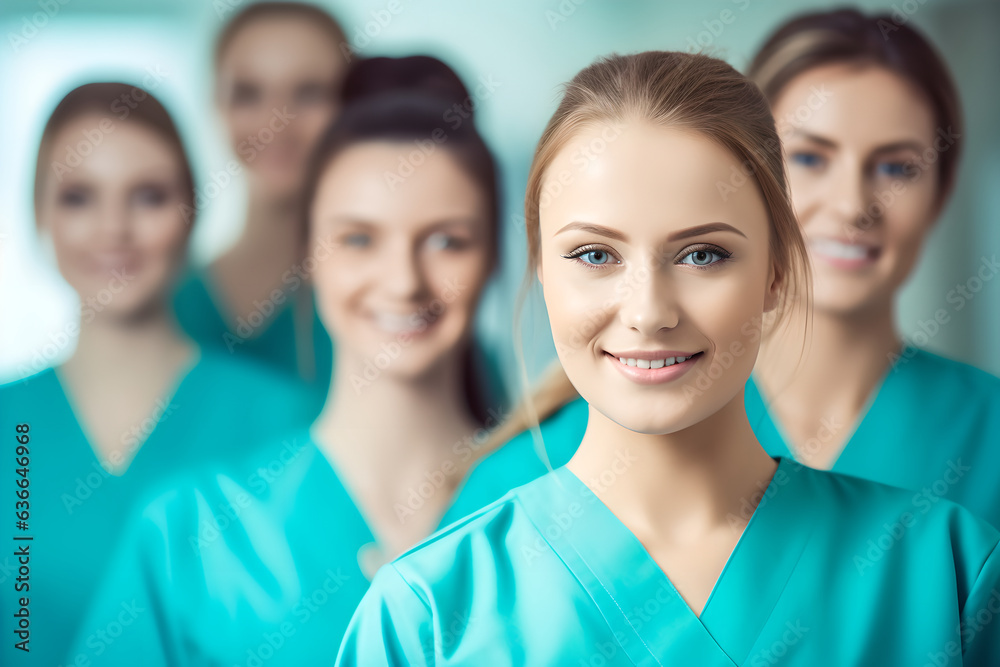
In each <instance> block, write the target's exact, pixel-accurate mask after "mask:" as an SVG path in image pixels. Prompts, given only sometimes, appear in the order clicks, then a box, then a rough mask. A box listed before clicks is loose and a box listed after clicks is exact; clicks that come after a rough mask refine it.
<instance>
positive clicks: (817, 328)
mask: <svg viewBox="0 0 1000 667" xmlns="http://www.w3.org/2000/svg"><path fill="white" fill-rule="evenodd" d="M789 315H790V317H789V318H788V322H787V324H785V325H783V326H782V327H780V328H779V329H778V330H777V331H775V332H774V335H773V336H772V337H771V338H770V339H768V340H767V341H766V343H765V344H763V345H762V348H761V355H760V357H759V359H758V362H757V368H756V373H757V377H758V378H759V380H760V381H761V383H762V384H763V386H764V389H765V391H766V392H767V393H768V394H769V395H770V396H777V395H778V394H781V395H782V396H785V397H786V399H788V400H792V402H796V401H802V402H807V403H808V404H811V405H816V404H818V403H820V402H822V401H824V400H825V401H826V402H827V403H830V402H831V401H832V402H834V403H838V404H841V405H844V406H845V407H847V408H848V409H853V410H860V409H861V408H862V407H863V406H864V404H865V402H866V401H867V399H868V397H869V395H870V394H871V392H872V390H873V389H874V387H875V386H876V384H877V383H878V382H879V381H880V379H881V378H882V377H883V375H884V374H885V371H886V369H887V368H888V367H889V366H890V364H891V362H892V360H893V358H894V356H893V355H895V354H898V353H899V351H900V347H901V341H900V338H899V336H898V334H897V333H896V329H895V325H894V323H893V308H892V304H891V303H889V304H883V305H880V306H879V307H877V308H871V309H869V310H867V311H865V312H857V313H849V314H844V313H833V312H829V311H823V310H818V309H814V310H813V315H812V320H811V322H809V320H808V315H807V313H806V312H805V311H804V309H801V308H799V309H795V310H793V311H792V312H791V313H789ZM807 322H809V330H808V333H807V330H806V325H807ZM799 350H802V354H801V356H800V355H799ZM792 387H794V391H790V388H792ZM794 397H798V398H794Z"/></svg>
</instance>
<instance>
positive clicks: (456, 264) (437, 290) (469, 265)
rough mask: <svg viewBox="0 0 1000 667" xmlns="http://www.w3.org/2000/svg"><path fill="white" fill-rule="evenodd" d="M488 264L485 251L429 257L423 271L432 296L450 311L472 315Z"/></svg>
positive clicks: (483, 283)
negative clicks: (445, 256) (448, 256)
mask: <svg viewBox="0 0 1000 667" xmlns="http://www.w3.org/2000/svg"><path fill="white" fill-rule="evenodd" d="M488 264H489V258H488V257H487V256H486V253H485V252H475V253H466V254H463V255H462V256H459V257H453V258H439V259H437V260H430V261H429V262H428V265H427V267H426V269H425V271H426V276H427V281H428V284H429V286H430V291H431V294H432V298H433V299H435V300H439V301H441V302H443V303H444V304H445V306H446V307H447V309H448V310H449V311H451V312H454V313H460V314H462V315H464V316H466V317H471V315H472V311H474V310H475V307H476V305H477V303H478V301H479V295H480V294H481V293H482V291H483V288H484V287H485V283H486V267H487V266H488Z"/></svg>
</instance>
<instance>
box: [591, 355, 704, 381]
mask: <svg viewBox="0 0 1000 667" xmlns="http://www.w3.org/2000/svg"><path fill="white" fill-rule="evenodd" d="M604 354H605V356H606V357H607V358H608V360H609V361H610V362H611V363H613V364H614V365H615V368H617V369H618V371H619V372H620V373H622V374H623V375H624V376H625V377H626V378H628V379H629V380H632V381H633V382H637V383H639V384H659V383H661V382H669V381H671V380H674V379H676V378H678V377H680V376H681V375H684V374H685V373H687V372H688V370H690V369H691V367H692V366H694V365H695V364H696V363H698V360H699V359H700V358H701V356H702V353H701V352H676V351H673V350H670V351H656V352H622V353H620V354H612V353H610V352H605V353H604Z"/></svg>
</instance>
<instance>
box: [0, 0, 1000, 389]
mask: <svg viewBox="0 0 1000 667" xmlns="http://www.w3.org/2000/svg"><path fill="white" fill-rule="evenodd" d="M398 2H399V7H400V8H401V11H399V13H398V14H396V15H390V16H391V20H389V21H388V22H387V24H386V25H384V26H382V25H379V24H377V23H370V22H371V21H373V16H375V15H373V14H372V12H379V11H381V10H385V9H386V8H387V7H388V6H389V4H390V3H389V0H353V1H346V0H341V1H330V2H324V3H322V4H324V5H325V6H327V7H328V8H329V9H330V10H331V11H332V12H333V13H334V14H335V15H336V16H337V17H338V18H339V19H340V20H341V22H342V24H343V25H344V26H345V28H346V30H347V34H348V36H349V38H351V39H352V42H354V43H355V45H356V46H359V47H360V48H358V51H359V52H361V53H362V54H364V55H376V54H384V55H403V54H410V53H417V52H423V53H429V54H432V55H437V56H439V57H441V58H443V59H444V60H446V61H447V62H449V63H451V64H453V65H454V66H455V67H456V68H457V69H458V70H459V72H460V74H462V76H463V77H464V78H465V80H466V82H467V83H468V84H469V85H470V88H473V89H474V88H475V87H476V83H477V81H479V80H481V79H483V80H492V81H493V82H495V86H496V89H495V91H494V92H492V93H491V94H489V95H487V96H486V97H485V98H484V99H482V106H481V107H480V109H479V111H478V123H479V126H480V128H481V130H482V131H483V133H484V135H485V136H486V138H487V140H488V141H489V142H490V144H491V145H492V146H493V147H494V149H495V151H496V153H497V155H498V157H499V159H500V162H501V165H502V168H503V176H504V191H505V193H506V210H505V215H504V245H503V268H502V271H501V273H500V275H499V277H498V280H497V282H496V284H495V285H494V286H493V287H492V288H491V290H490V291H489V293H488V295H487V300H486V303H485V304H484V307H483V313H482V318H481V323H480V328H481V330H482V334H483V337H484V338H486V339H487V342H488V344H490V345H495V346H496V348H497V349H498V350H499V353H500V355H501V359H502V360H503V361H504V362H505V363H504V367H505V368H507V369H511V371H513V369H515V368H516V363H515V361H514V356H513V351H512V347H511V344H510V335H509V331H510V327H509V322H510V321H511V317H512V312H513V303H514V300H515V294H516V292H517V288H518V286H519V284H520V280H521V276H522V273H523V269H524V252H523V247H524V238H523V222H521V221H522V220H523V218H522V217H521V201H522V199H521V198H522V194H523V188H524V182H525V179H526V175H527V167H528V163H529V160H530V157H531V153H532V150H533V148H534V143H535V141H537V139H538V136H539V134H540V132H541V129H542V127H543V126H544V123H545V122H546V120H547V119H548V117H549V115H550V114H551V112H552V111H553V109H554V107H555V104H556V101H557V99H558V93H559V84H560V83H561V82H563V81H565V80H566V79H568V78H569V77H571V76H572V75H573V74H574V73H575V72H576V71H577V70H579V69H580V68H582V67H583V66H585V65H586V64H588V63H589V62H591V61H592V60H593V59H594V57H595V56H597V55H600V54H606V53H609V52H613V51H618V52H633V51H640V50H645V49H679V50H689V49H692V48H694V46H695V45H696V44H697V45H698V48H699V49H700V48H702V47H705V46H707V47H708V48H707V50H708V52H710V53H712V54H713V55H717V56H719V57H723V58H726V59H727V60H728V61H729V62H731V63H732V64H733V65H735V66H736V67H738V68H743V67H745V65H746V64H747V62H748V59H749V57H750V55H751V54H752V53H753V51H754V49H755V48H757V47H758V46H759V45H760V44H761V42H762V41H763V39H764V38H765V37H766V35H767V33H768V32H769V31H770V30H771V29H773V28H774V27H775V26H776V25H778V24H779V23H780V22H781V21H783V20H784V19H786V18H788V17H789V16H791V15H792V14H794V13H798V12H800V11H805V10H809V9H814V8H821V7H822V8H825V7H828V6H833V5H832V4H831V3H827V2H818V1H798V2H791V1H790V0H783V1H779V2H766V3H765V2H763V1H762V0H712V1H703V2H698V3H677V2H664V1H662V0H659V1H653V0H644V1H633V2H628V1H616V2H611V1H610V0H562V2H560V1H559V0H541V1H537V0H506V1H505V2H489V3H487V2H478V1H470V0H433V1H432V0H419V1H418V0H398ZM240 5H241V3H240V2H238V1H236V0H214V2H213V1H210V0H174V1H171V0H155V1H149V0H134V1H132V2H127V1H124V0H63V1H61V0H35V1H29V0H4V1H3V3H2V4H0V36H2V38H3V39H2V43H0V81H2V91H3V93H2V97H0V131H2V132H3V146H4V147H5V150H4V151H3V153H2V154H0V202H2V218H0V234H2V236H0V253H2V254H0V307H2V309H3V313H4V316H3V318H2V319H0V377H9V376H11V375H13V374H15V373H16V368H17V365H18V363H19V362H22V361H23V360H25V359H30V358H31V357H33V356H35V355H37V354H40V353H41V354H43V355H44V356H45V357H46V358H51V359H52V361H58V360H60V359H61V358H64V357H65V356H66V355H68V354H69V353H70V352H71V350H72V341H65V342H64V341H62V340H60V336H59V332H60V331H63V330H64V329H65V326H66V323H67V322H68V321H71V320H72V318H73V317H74V315H73V313H74V298H73V295H72V294H71V293H69V292H68V290H67V288H66V287H65V286H64V285H62V283H61V281H60V280H59V279H58V276H57V275H56V274H55V273H54V271H53V269H52V266H51V262H50V261H49V260H48V259H47V258H46V257H45V250H44V248H42V247H40V244H39V243H38V240H37V237H36V235H35V233H34V229H33V223H32V218H31V201H30V191H31V178H32V174H33V170H34V163H33V160H34V151H35V150H36V149H37V142H38V137H39V135H40V132H41V127H42V124H43V122H44V120H45V117H46V115H47V113H48V112H49V111H50V110H51V108H52V106H53V104H54V103H55V101H56V100H57V99H58V98H59V96H61V94H62V93H63V92H65V91H66V90H67V89H68V88H70V87H71V86H73V85H74V84H77V83H80V82H83V81H85V80H88V79H91V80H93V79H95V78H96V79H109V78H126V79H128V80H131V81H134V82H137V83H141V82H142V80H143V78H144V77H146V76H148V74H149V72H159V73H160V80H159V81H158V83H157V84H156V88H155V90H156V92H157V95H158V96H159V97H160V98H161V99H163V100H164V101H165V102H166V103H167V104H168V106H170V108H171V110H172V111H173V112H174V113H175V115H176V116H177V119H178V121H179V123H180V125H181V128H182V131H183V132H184V134H185V137H186V139H187V141H188V143H189V146H190V147H191V148H192V150H191V153H192V157H193V159H194V160H195V165H196V169H197V179H198V182H199V183H200V184H202V186H204V184H206V183H208V182H210V180H209V179H210V177H211V175H212V173H213V172H217V171H220V170H221V169H223V166H224V164H225V162H226V161H227V160H228V159H229V155H228V153H227V150H226V146H225V144H224V141H223V133H222V132H221V130H220V127H219V124H218V120H217V119H216V118H215V116H214V114H213V111H212V108H211V104H210V94H209V91H210V84H211V81H210V75H211V72H210V69H209V67H208V63H209V60H210V50H211V43H212V39H213V36H214V35H215V34H216V32H217V31H218V30H219V28H220V26H221V25H222V23H223V22H224V20H225V18H226V17H228V16H230V15H231V14H232V7H233V6H236V7H238V6H240ZM859 5H860V7H861V8H863V9H866V10H879V9H882V10H891V9H892V7H893V6H894V5H895V7H896V8H897V11H908V10H915V11H909V14H908V15H909V16H910V17H911V19H912V20H913V21H914V23H915V24H916V25H917V26H918V27H920V28H921V29H923V30H924V31H925V32H926V33H927V34H929V36H930V37H931V38H932V39H933V41H934V42H935V43H936V44H937V46H938V47H939V49H940V50H941V51H942V52H943V53H944V54H945V56H946V58H947V60H948V61H949V64H950V65H951V68H952V70H953V71H954V72H955V74H956V77H957V79H958V83H959V87H960V89H961V93H962V97H963V100H964V103H965V109H966V115H967V119H968V131H967V136H966V138H967V140H968V143H967V146H968V152H967V154H966V156H965V159H964V160H963V164H962V168H961V174H960V179H959V185H958V189H957V191H956V193H955V197H954V199H953V201H952V203H951V205H950V206H949V208H948V210H947V212H946V214H945V216H944V218H943V219H942V220H941V221H940V223H939V226H938V228H937V230H936V231H935V233H934V235H933V237H932V238H931V241H930V243H929V245H928V247H927V249H926V251H925V253H924V257H923V260H922V262H921V264H920V266H919V269H918V271H917V272H916V274H915V275H914V277H913V279H912V281H911V283H910V284H909V285H908V286H907V288H906V291H905V294H904V298H903V300H902V307H901V309H900V312H899V317H898V319H899V326H900V329H901V331H903V332H904V334H907V335H912V334H913V333H915V332H918V331H920V326H919V323H920V322H921V321H922V320H926V319H928V318H932V317H933V315H934V313H935V311H936V310H938V309H939V308H944V309H947V310H948V313H949V315H950V317H951V320H950V322H949V323H948V324H947V325H945V326H944V327H941V329H940V331H938V332H937V333H936V334H935V335H934V336H932V337H930V339H929V341H928V343H927V347H928V348H930V349H933V350H936V351H940V352H943V353H945V354H947V355H949V356H953V357H956V358H959V359H963V360H966V361H969V362H972V363H974V364H977V365H979V366H981V367H983V368H986V369H987V370H990V371H991V372H993V373H995V374H1000V345H998V341H1000V277H997V279H995V280H993V281H991V282H987V283H985V284H984V286H983V288H982V290H981V291H980V292H979V293H978V294H977V295H976V296H975V298H974V299H973V300H972V301H971V302H969V303H968V304H966V306H965V307H964V308H962V309H961V310H956V309H955V304H954V303H952V302H949V300H948V294H949V291H950V290H952V289H954V287H955V286H956V284H958V283H965V282H966V281H967V280H968V279H969V278H971V277H973V276H974V275H975V273H976V270H977V267H978V265H979V263H980V261H981V258H983V257H987V258H991V257H992V256H993V255H998V254H1000V226H998V219H1000V194H998V193H1000V188H998V187H997V185H996V184H997V183H998V182H1000V152H998V150H997V149H998V146H1000V132H998V130H997V119H1000V93H998V86H997V84H998V81H997V71H998V70H997V63H1000V44H998V41H997V39H996V36H997V32H998V28H1000V5H998V3H995V2H990V1H987V0H983V1H981V2H971V1H970V2H962V1H959V0H924V1H923V2H921V1H920V0H905V1H896V2H876V1H874V0H870V1H866V2H861V3H859ZM723 11H729V12H731V18H732V20H731V22H729V23H728V24H725V23H722V22H721V21H718V20H717V19H719V18H720V16H722V12H723ZM382 16H383V19H384V17H385V16H387V14H385V13H383V14H382ZM723 18H725V19H727V20H728V19H729V18H730V15H726V16H723ZM33 24H37V25H41V27H40V28H37V29H35V30H33V29H32V28H33V27H34V25H33ZM366 27H367V28H368V29H369V31H370V32H371V33H374V36H373V37H370V38H368V43H367V44H364V45H363V46H362V45H361V42H360V41H359V40H358V39H357V37H356V36H357V35H359V34H364V31H365V29H366ZM720 28H721V30H720ZM713 29H714V30H715V32H716V33H717V34H713V32H712V30H713ZM12 35H14V37H12ZM20 38H23V40H22V39H20ZM699 40H700V42H699ZM194 147H197V148H198V150H197V151H195V150H193V148H194ZM243 195H244V192H243V185H242V184H241V183H234V184H232V185H230V186H229V187H227V188H225V189H224V191H223V192H222V194H221V195H220V196H219V197H218V198H216V199H215V200H213V201H212V204H211V206H210V207H209V209H208V210H207V211H206V214H205V215H204V216H203V217H202V218H201V220H200V221H199V228H198V229H197V231H196V237H195V246H194V248H195V252H196V255H197V256H198V257H200V258H207V257H211V256H213V255H214V254H215V253H217V252H218V251H219V249H220V248H222V247H224V245H225V244H226V243H227V242H228V241H229V240H230V239H232V238H233V237H234V235H235V234H236V233H238V229H239V224H240V220H241V210H242V205H243V204H242V202H243V199H244V197H243ZM40 267H42V268H40ZM527 320H528V321H527V324H526V327H527V328H526V329H525V331H526V341H527V348H528V355H527V356H528V359H529V369H530V370H531V372H532V374H533V373H534V372H535V371H536V370H537V369H538V368H539V367H540V366H541V364H542V363H543V362H545V361H547V360H548V359H550V358H551V356H552V354H553V352H552V350H551V342H550V340H549V338H548V332H547V328H546V324H545V320H544V310H543V309H542V308H541V306H540V304H538V303H537V302H535V303H534V304H533V305H532V306H529V308H528V318H527ZM53 339H55V340H53ZM508 379H509V380H511V381H512V380H514V375H513V372H512V373H511V377H510V378H508ZM514 386H516V385H514Z"/></svg>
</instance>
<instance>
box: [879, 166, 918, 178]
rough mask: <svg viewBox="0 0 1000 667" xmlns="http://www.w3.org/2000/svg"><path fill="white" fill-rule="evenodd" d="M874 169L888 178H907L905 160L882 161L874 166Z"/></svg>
mask: <svg viewBox="0 0 1000 667" xmlns="http://www.w3.org/2000/svg"><path fill="white" fill-rule="evenodd" d="M875 171H876V172H877V173H878V174H879V175H881V176H888V177H889V178H909V176H910V175H909V174H908V173H907V170H906V163H905V162H883V163H881V164H879V165H878V166H877V167H875Z"/></svg>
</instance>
